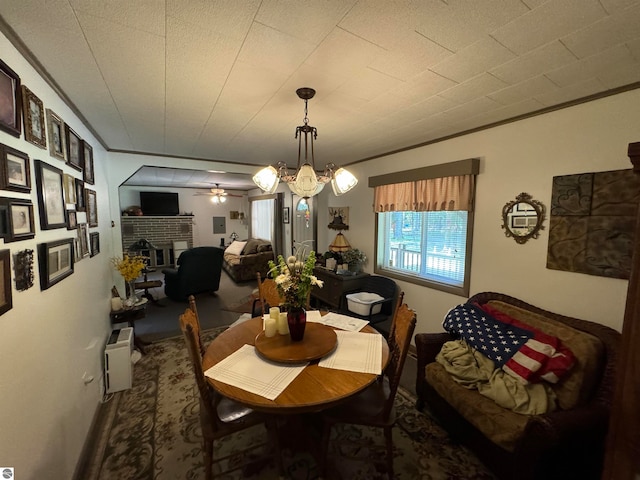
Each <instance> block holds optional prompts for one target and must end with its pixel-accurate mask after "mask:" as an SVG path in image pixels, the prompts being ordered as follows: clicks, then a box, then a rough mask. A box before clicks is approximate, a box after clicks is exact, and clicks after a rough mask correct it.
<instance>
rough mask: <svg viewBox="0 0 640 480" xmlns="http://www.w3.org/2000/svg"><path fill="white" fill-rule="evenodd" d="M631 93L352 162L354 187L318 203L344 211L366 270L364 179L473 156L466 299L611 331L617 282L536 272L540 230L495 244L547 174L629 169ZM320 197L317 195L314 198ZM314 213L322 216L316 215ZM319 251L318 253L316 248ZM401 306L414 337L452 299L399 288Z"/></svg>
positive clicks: (542, 268) (637, 119)
mask: <svg viewBox="0 0 640 480" xmlns="http://www.w3.org/2000/svg"><path fill="white" fill-rule="evenodd" d="M639 107H640V90H634V91H631V92H627V93H623V94H620V95H616V96H612V97H607V98H604V99H601V100H597V101H594V102H590V103H587V104H582V105H578V106H575V107H571V108H567V109H563V110H559V111H556V112H553V113H549V114H546V115H540V116H537V117H533V118H530V119H527V120H522V121H519V122H515V123H510V124H508V125H504V126H501V127H497V128H493V129H490V130H484V131H481V132H477V133H473V134H470V135H466V136H463V137H458V138H454V139H451V140H448V141H444V142H440V143H436V144H433V145H429V146H425V147H421V148H417V149H414V150H410V151H406V152H403V153H398V154H394V155H390V156H387V157H383V158H379V159H375V160H372V161H368V162H363V163H359V164H354V165H351V166H349V169H350V170H351V171H352V172H353V173H354V174H355V175H356V176H357V178H358V179H359V183H358V185H357V187H356V188H355V189H354V190H353V191H351V192H349V193H347V194H345V195H343V196H342V197H338V198H336V197H334V196H333V195H328V196H327V197H326V198H327V200H328V203H329V205H330V206H349V207H350V211H349V213H350V228H349V230H348V232H345V234H346V236H347V238H348V240H349V242H350V243H351V245H352V246H353V247H357V248H360V249H363V250H364V251H365V252H366V254H367V256H368V257H369V258H370V260H369V262H368V264H367V265H366V267H365V270H366V271H368V272H372V271H373V252H374V238H373V232H374V220H375V215H374V213H373V210H372V205H373V189H372V188H369V187H368V186H367V184H368V177H369V176H375V175H380V174H383V173H388V172H391V171H397V170H407V169H412V168H417V167H420V166H426V165H434V164H439V163H445V162H452V161H456V160H462V159H466V158H471V157H480V158H481V163H480V165H481V173H480V174H479V175H478V177H477V178H478V183H477V196H476V215H475V226H474V242H473V253H472V265H471V294H474V293H477V292H481V291H498V292H503V293H506V294H509V295H512V296H515V297H518V298H520V299H522V300H524V301H527V302H529V303H532V304H534V305H537V306H539V307H541V308H545V309H547V310H551V311H554V312H557V313H561V314H565V315H569V316H575V317H578V318H583V319H585V320H592V321H595V322H599V323H602V324H604V325H608V326H610V327H613V328H615V329H616V330H618V331H620V330H621V329H622V322H623V314H624V306H625V299H626V291H627V284H628V282H627V281H626V280H620V279H612V278H605V277H598V276H590V275H585V274H580V273H570V272H561V271H556V270H549V269H547V268H546V258H547V242H548V230H547V228H548V225H549V220H548V217H547V220H546V221H545V223H544V225H545V227H547V228H545V230H543V231H542V234H541V236H540V237H539V238H538V239H537V240H529V241H528V242H527V243H526V244H524V245H519V244H517V243H516V242H515V241H514V240H513V239H512V238H507V237H505V235H504V233H503V230H502V229H501V228H500V225H501V211H502V207H503V206H504V205H505V204H506V203H507V202H509V201H511V200H514V199H515V197H516V195H518V194H519V193H521V192H527V193H529V194H531V195H532V196H533V197H534V198H535V199H536V200H540V201H542V202H543V203H544V204H545V206H546V207H547V208H549V206H550V205H549V204H550V200H551V188H552V177H553V176H556V175H567V174H576V173H586V172H597V171H607V170H618V169H629V168H631V163H630V162H629V158H628V157H627V145H628V144H629V143H630V142H634V141H639V140H640V128H639V127H640V108H639ZM321 195H323V196H325V193H324V192H323V193H322V194H321ZM319 213H320V215H321V218H320V219H319V222H318V225H319V228H318V233H319V245H320V246H321V248H320V250H321V251H324V250H326V247H327V246H328V245H329V243H330V242H331V240H332V238H333V236H335V232H333V231H331V230H329V229H327V228H326V227H325V226H326V225H327V224H328V223H329V218H328V217H327V215H328V213H327V211H326V209H321V210H320V212H319ZM323 216H324V217H323ZM323 248H324V250H323ZM399 284H400V286H401V288H402V290H404V292H405V300H406V302H407V304H408V305H409V306H410V307H412V308H414V309H415V310H416V311H417V314H418V324H417V327H416V332H433V331H442V327H441V321H442V318H443V317H444V314H445V313H446V312H447V310H448V309H449V308H451V307H453V306H455V305H456V304H458V303H462V302H463V301H464V299H463V298H462V297H459V296H456V295H451V294H446V293H442V292H439V291H436V290H432V289H429V288H425V287H420V286H417V285H413V284H410V283H407V282H399Z"/></svg>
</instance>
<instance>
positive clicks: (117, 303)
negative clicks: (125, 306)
mask: <svg viewBox="0 0 640 480" xmlns="http://www.w3.org/2000/svg"><path fill="white" fill-rule="evenodd" d="M111 310H113V311H114V312H117V311H120V310H122V299H121V298H120V297H112V298H111Z"/></svg>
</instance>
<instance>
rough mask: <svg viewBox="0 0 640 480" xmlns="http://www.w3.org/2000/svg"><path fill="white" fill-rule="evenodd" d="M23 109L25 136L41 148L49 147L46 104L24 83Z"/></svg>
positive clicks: (28, 140)
mask: <svg viewBox="0 0 640 480" xmlns="http://www.w3.org/2000/svg"><path fill="white" fill-rule="evenodd" d="M22 110H23V112H22V113H23V115H24V138H25V140H26V141H27V142H31V143H33V144H34V145H37V146H39V147H40V148H47V136H46V129H45V126H44V105H43V104H42V100H40V99H39V98H38V97H36V95H35V94H34V93H33V92H32V91H31V90H29V89H28V88H27V87H25V86H24V85H22Z"/></svg>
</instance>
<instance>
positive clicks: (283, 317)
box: [278, 312, 289, 335]
mask: <svg viewBox="0 0 640 480" xmlns="http://www.w3.org/2000/svg"><path fill="white" fill-rule="evenodd" d="M278 333H279V334H280V335H289V322H288V321H287V312H282V313H281V314H280V316H279V317H278Z"/></svg>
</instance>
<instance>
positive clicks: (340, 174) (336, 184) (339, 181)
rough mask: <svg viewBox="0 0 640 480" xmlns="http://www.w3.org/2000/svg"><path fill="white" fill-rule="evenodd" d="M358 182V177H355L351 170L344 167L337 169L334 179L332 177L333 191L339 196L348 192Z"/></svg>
mask: <svg viewBox="0 0 640 480" xmlns="http://www.w3.org/2000/svg"><path fill="white" fill-rule="evenodd" d="M357 184H358V179H357V178H356V177H354V176H353V174H352V173H351V172H349V171H347V170H345V169H344V168H342V167H341V168H339V169H338V170H336V171H335V173H334V174H333V179H331V188H333V193H334V194H335V195H336V197H339V196H340V195H342V194H343V193H347V192H348V191H349V190H351V189H352V188H353V187H355V186H356V185H357Z"/></svg>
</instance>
